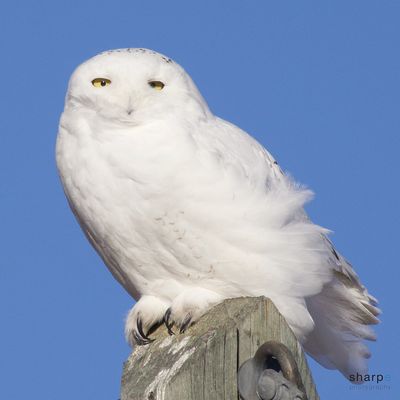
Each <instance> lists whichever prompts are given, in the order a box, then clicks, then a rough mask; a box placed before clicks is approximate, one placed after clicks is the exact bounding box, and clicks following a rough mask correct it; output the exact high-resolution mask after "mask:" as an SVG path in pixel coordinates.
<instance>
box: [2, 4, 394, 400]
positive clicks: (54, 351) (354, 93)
mask: <svg viewBox="0 0 400 400" xmlns="http://www.w3.org/2000/svg"><path fill="white" fill-rule="evenodd" d="M399 20H400V3H399V2H395V1H381V2H378V1H370V0H362V1H360V0H357V1H343V0H340V1H335V2H321V1H279V2H278V1H274V2H272V1H261V0H260V1H248V2H244V1H232V0H231V1H204V0H203V1H201V2H200V1H197V2H189V1H175V0H173V1H165V2H162V1H148V2H144V1H134V0H130V1H119V0H116V1H112V2H111V1H101V0H100V1H99V0H97V1H94V0H89V1H68V2H67V1H63V2H59V1H58V2H57V1H40V0H38V1H35V2H28V1H26V0H25V1H13V2H11V1H8V2H4V3H3V4H2V12H1V14H0V44H1V49H2V57H1V62H0V72H1V75H0V78H1V96H0V113H1V118H0V153H1V154H0V167H1V168H0V201H1V208H0V222H1V227H2V229H1V230H0V240H1V248H2V251H1V257H0V316H1V319H2V323H1V329H0V382H1V383H0V398H2V399H7V400H14V399H24V398H28V397H29V398H31V399H44V400H46V399H55V398H57V399H58V400H63V399H71V398H73V399H97V400H106V399H107V400H116V399H118V397H119V380H120V375H121V369H122V363H123V361H124V360H125V359H126V358H127V356H128V354H129V348H128V346H127V345H126V344H125V341H124V338H123V318H124V315H125V313H126V312H127V311H128V309H129V308H130V307H131V306H132V299H130V298H129V296H128V295H127V294H126V293H125V292H124V290H123V289H122V287H120V286H119V285H118V284H117V283H116V282H115V281H114V280H113V278H112V277H111V275H110V273H109V272H108V270H107V269H106V268H105V266H104V265H103V264H102V262H101V260H100V258H99V257H98V256H97V255H96V254H95V252H94V251H93V250H92V248H91V247H90V246H89V244H88V243H87V241H86V239H85V238H84V236H83V234H82V233H81V232H80V229H79V227H78V224H77V223H76V222H75V220H74V219H73V216H72V213H71V212H70V211H69V209H68V206H67V203H66V201H65V199H64V195H63V192H62V188H61V185H60V182H59V180H58V177H57V173H56V168H55V162H54V144H55V138H56V133H57V125H58V119H59V115H60V113H61V111H62V109H63V101H64V96H65V90H66V85H67V82H68V79H69V76H70V74H71V73H72V71H73V69H74V68H75V67H76V66H77V65H78V64H80V63H81V62H82V61H84V60H85V59H87V58H89V57H91V56H92V55H94V54H96V53H98V52H100V51H102V50H106V49H112V48H121V47H147V48H152V49H154V50H157V51H160V52H162V53H165V54H167V55H168V56H170V57H172V58H174V59H175V60H176V61H178V62H179V63H180V64H181V65H183V66H184V68H185V69H186V70H187V71H188V72H189V73H190V74H191V76H192V77H193V79H194V80H195V82H196V83H197V85H198V87H199V88H200V90H201V92H202V93H203V95H204V97H205V98H206V99H207V101H208V103H209V105H210V107H211V109H212V110H213V111H214V113H215V114H217V115H219V116H221V117H223V118H225V119H227V120H229V121H232V122H234V123H235V124H237V125H239V126H240V127H242V128H244V129H245V130H246V131H248V132H250V133H251V134H252V135H253V136H255V137H256V138H257V139H258V140H259V141H260V142H261V143H262V144H263V145H265V146H266V147H267V148H268V149H269V150H270V151H271V152H272V154H273V155H274V156H275V158H277V159H278V161H279V162H280V164H281V166H282V167H283V168H284V169H285V170H286V171H288V172H290V173H291V174H292V175H293V176H294V177H295V178H296V179H297V180H298V181H300V182H302V183H304V184H306V185H307V186H309V187H310V188H312V189H313V190H314V191H315V192H316V198H315V200H314V201H313V202H312V203H311V204H309V205H308V208H307V209H308V212H309V214H310V215H311V217H312V219H313V220H314V221H315V222H317V223H318V224H321V225H323V226H326V227H328V228H330V229H332V230H333V231H334V232H335V233H334V234H333V235H332V239H333V241H334V242H335V244H336V246H337V247H338V249H339V250H340V251H341V252H342V253H343V254H344V255H346V257H347V258H348V259H349V260H350V261H351V262H352V263H353V264H354V266H355V268H356V270H357V271H358V273H359V275H360V276H361V278H362V280H363V282H364V283H365V285H366V286H367V287H368V288H369V290H370V292H371V293H373V294H374V295H375V296H376V297H378V298H379V300H380V304H381V307H382V308H383V310H384V314H383V315H382V324H381V325H380V326H379V327H378V328H377V332H378V337H379V339H378V341H377V342H376V343H373V344H371V346H370V348H371V349H372V352H373V357H372V359H371V363H370V370H371V373H382V374H384V375H385V384H386V385H388V386H390V388H389V389H387V390H385V391H378V390H377V389H376V388H374V387H371V386H369V387H367V388H366V389H362V390H361V389H358V390H351V386H350V384H349V383H348V382H346V381H345V380H344V378H342V376H341V375H340V374H339V373H337V372H332V371H327V370H324V369H323V368H322V367H320V366H319V365H317V364H316V363H314V362H311V368H312V372H313V375H314V379H315V381H316V383H317V387H318V389H319V393H320V395H321V398H323V399H336V398H342V399H363V400H365V399H376V398H385V399H387V400H391V399H398V398H399V395H400V383H399V362H398V359H399V356H400V346H399V341H398V339H399V337H400V323H399V321H398V315H399V310H398V307H399V297H398V292H399V290H398V285H399V280H400V277H399V265H398V260H399V256H398V249H399V233H398V228H397V225H398V224H399V223H400V215H399V207H398V203H399V194H400V189H399V166H398V160H399V150H400V146H399V141H400V140H399V136H400V113H399V106H400V78H399V74H400V55H399V54H400V53H399V38H400V24H399ZM367 389H368V390H367Z"/></svg>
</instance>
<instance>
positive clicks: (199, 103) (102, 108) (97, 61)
mask: <svg viewBox="0 0 400 400" xmlns="http://www.w3.org/2000/svg"><path fill="white" fill-rule="evenodd" d="M66 109H73V110H80V111H84V112H86V113H87V117H88V118H90V117H91V118H97V119H103V120H108V121H112V122H115V123H120V124H133V125H137V124H141V123H145V122H149V121H154V120H157V119H162V118H168V117H171V116H178V115H180V114H185V112H191V113H193V111H197V112H198V113H200V114H202V113H203V114H204V112H207V105H206V104H205V102H204V100H203V99H202V97H201V95H200V93H199V92H198V90H197V88H196V86H195V85H194V83H193V82H192V80H191V79H190V77H189V76H188V75H187V74H186V73H185V71H184V70H183V68H181V67H180V66H179V65H178V64H176V63H175V62H173V61H172V60H170V59H168V58H166V57H165V56H163V55H161V54H158V53H155V52H152V51H150V50H145V49H124V50H118V51H110V52H105V53H101V54H99V55H97V56H95V57H93V58H91V59H90V60H88V61H86V62H85V63H83V64H82V65H80V66H79V67H78V68H77V69H76V70H75V72H74V73H73V75H72V77H71V80H70V83H69V87H68V94H67V99H66Z"/></svg>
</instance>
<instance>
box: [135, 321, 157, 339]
mask: <svg viewBox="0 0 400 400" xmlns="http://www.w3.org/2000/svg"><path fill="white" fill-rule="evenodd" d="M136 326H137V332H136V331H135V333H134V337H135V339H136V341H137V342H138V344H140V345H144V344H149V343H151V342H154V339H150V338H149V337H148V336H147V335H145V333H144V331H143V323H142V320H141V318H138V320H137V323H136ZM138 339H139V340H138Z"/></svg>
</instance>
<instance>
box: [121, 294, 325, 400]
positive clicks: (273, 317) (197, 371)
mask: <svg viewBox="0 0 400 400" xmlns="http://www.w3.org/2000/svg"><path fill="white" fill-rule="evenodd" d="M152 337H153V338H155V339H156V340H155V341H154V342H153V343H151V344H149V345H146V346H138V347H136V349H135V350H134V351H133V352H132V354H131V355H130V357H129V358H128V360H127V361H126V363H125V365H124V370H123V375H122V386H121V400H238V398H239V396H238V392H237V383H236V381H237V370H238V368H239V366H240V365H242V363H243V362H244V361H246V360H247V359H249V358H250V357H253V356H254V353H255V352H256V350H257V349H258V348H259V346H260V345H261V344H263V343H264V342H266V341H268V340H276V341H279V342H281V343H283V344H284V345H285V346H287V347H288V348H289V350H290V351H291V352H292V354H293V356H294V358H295V360H296V363H297V366H298V369H299V371H300V374H301V377H302V380H303V385H304V387H305V390H306V395H307V398H308V400H317V399H319V397H318V394H317V392H316V389H315V385H314V383H313V380H312V377H311V374H310V371H309V368H308V365H307V361H306V359H305V356H304V353H303V350H302V348H301V346H300V344H299V343H298V342H297V340H296V338H295V336H294V334H293V333H292V331H291V330H290V328H289V327H288V325H287V324H286V322H285V320H284V318H283V317H282V316H281V315H280V313H279V312H278V310H277V309H276V308H275V306H274V304H273V303H272V302H271V301H270V300H269V299H266V298H264V297H257V298H254V297H244V298H237V299H229V300H225V301H224V302H223V303H221V304H219V305H217V306H216V307H214V308H213V309H212V310H210V311H209V312H208V313H207V314H206V315H204V316H203V317H202V318H201V319H200V320H199V321H198V322H197V323H196V324H194V325H193V326H192V327H190V328H189V329H188V330H187V331H186V333H185V334H182V335H180V334H177V335H175V336H169V335H168V333H167V331H166V329H165V327H164V326H161V327H160V328H158V329H157V330H156V332H154V333H153V334H152Z"/></svg>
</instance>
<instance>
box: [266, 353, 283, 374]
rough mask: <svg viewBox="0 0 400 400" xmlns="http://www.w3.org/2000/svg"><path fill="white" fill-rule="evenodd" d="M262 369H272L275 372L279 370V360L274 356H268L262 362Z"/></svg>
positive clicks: (280, 369)
mask: <svg viewBox="0 0 400 400" xmlns="http://www.w3.org/2000/svg"><path fill="white" fill-rule="evenodd" d="M264 369H273V370H274V371H276V372H281V371H282V368H281V365H280V364H279V361H278V360H277V359H276V358H275V357H274V356H268V357H267V358H266V360H265V363H264Z"/></svg>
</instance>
